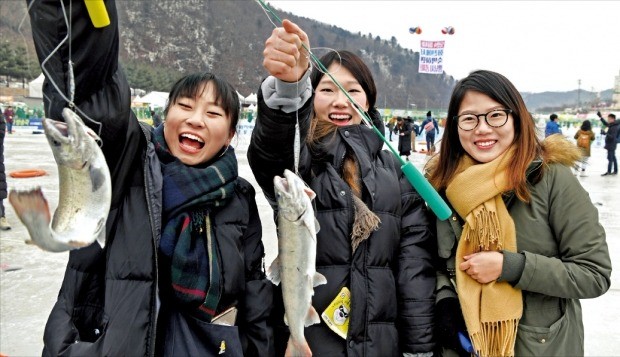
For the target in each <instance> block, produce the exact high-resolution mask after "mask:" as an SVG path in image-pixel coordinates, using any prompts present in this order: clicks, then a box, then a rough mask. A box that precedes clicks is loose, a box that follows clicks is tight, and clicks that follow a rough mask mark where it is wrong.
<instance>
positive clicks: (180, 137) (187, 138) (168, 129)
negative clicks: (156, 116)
mask: <svg viewBox="0 0 620 357" xmlns="http://www.w3.org/2000/svg"><path fill="white" fill-rule="evenodd" d="M168 103H169V104H168V106H167V107H166V109H165V111H164V112H165V114H166V121H165V123H164V137H165V139H166V143H167V144H168V147H169V149H170V151H171V152H172V154H173V155H174V156H175V157H177V158H178V159H179V160H180V161H181V162H183V163H184V164H186V165H197V164H202V163H205V162H208V161H210V160H212V159H213V158H214V157H216V156H217V155H218V154H219V155H222V154H223V153H224V152H225V151H226V150H227V148H228V146H229V145H230V141H231V140H232V137H233V136H234V135H235V128H236V126H237V122H238V120H239V99H238V96H237V94H236V92H235V90H234V88H233V87H232V86H231V85H230V84H228V83H226V82H224V81H222V80H221V79H219V78H218V77H216V76H214V75H212V74H210V73H201V74H193V75H190V76H187V77H184V78H182V79H181V80H179V81H178V82H177V83H176V84H175V85H174V86H173V87H172V90H171V92H170V97H169V99H168Z"/></svg>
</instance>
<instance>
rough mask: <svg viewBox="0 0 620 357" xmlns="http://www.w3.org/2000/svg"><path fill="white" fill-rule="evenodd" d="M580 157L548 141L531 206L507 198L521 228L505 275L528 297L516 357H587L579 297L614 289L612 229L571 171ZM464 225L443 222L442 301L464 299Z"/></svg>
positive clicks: (532, 173)
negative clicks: (459, 255)
mask: <svg viewBox="0 0 620 357" xmlns="http://www.w3.org/2000/svg"><path fill="white" fill-rule="evenodd" d="M577 156H578V149H577V148H576V147H575V145H574V144H572V143H570V142H568V141H567V140H564V139H563V138H560V139H557V140H556V139H547V140H545V141H544V142H543V155H542V157H541V158H539V159H537V160H535V161H534V162H532V164H531V165H530V167H529V169H528V173H527V174H528V182H530V193H531V198H530V202H523V201H521V200H519V199H518V198H517V197H516V196H515V195H514V193H513V192H508V193H506V194H504V202H505V203H506V205H507V207H508V210H509V212H510V215H511V217H512V219H513V220H514V223H515V227H516V232H517V253H510V252H504V267H503V269H502V274H504V272H506V271H509V270H512V271H513V273H512V274H510V275H512V276H515V277H516V279H511V280H509V283H511V284H512V285H513V286H514V287H515V288H517V289H521V290H522V292H523V315H522V317H521V320H520V322H519V327H518V332H517V340H516V345H515V355H516V356H579V355H583V354H584V328H583V321H582V316H581V305H580V303H579V299H587V298H595V297H598V296H600V295H602V294H604V293H605V292H606V291H607V290H608V289H609V286H610V275H611V260H610V257H609V250H608V247H607V243H606V238H605V230H604V228H603V227H602V226H601V224H600V223H599V216H598V210H597V209H596V207H595V206H594V205H593V204H592V201H591V200H590V197H589V196H588V193H587V192H586V191H585V190H584V188H583V187H582V186H581V184H580V183H579V181H578V180H577V179H576V178H575V177H574V176H573V175H572V173H571V170H570V168H571V167H572V165H573V164H574V160H575V158H576V157H577ZM461 222H462V220H461V218H460V217H459V216H458V215H457V214H456V213H453V215H452V216H451V217H450V218H449V219H448V220H445V221H437V239H438V255H439V257H440V263H439V266H440V268H439V270H440V271H438V280H437V290H436V291H437V301H440V300H441V299H444V298H448V297H455V296H456V292H455V289H454V286H453V285H452V283H451V280H452V281H455V280H456V279H454V268H455V252H456V247H457V242H458V239H459V237H460V235H461V230H462V223H461ZM518 255H521V256H520V257H518V258H516V259H515V256H518ZM523 258H524V259H523ZM519 261H520V263H516V264H515V262H519ZM523 261H524V265H523ZM511 265H512V266H511ZM515 270H516V271H517V274H514V271H515ZM519 272H520V273H519ZM450 278H452V279H450ZM500 280H502V277H500Z"/></svg>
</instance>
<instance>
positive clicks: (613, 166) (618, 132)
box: [596, 112, 620, 176]
mask: <svg viewBox="0 0 620 357" xmlns="http://www.w3.org/2000/svg"><path fill="white" fill-rule="evenodd" d="M596 115H598V117H599V119H600V120H601V123H602V124H603V125H604V126H606V127H607V134H606V135H605V150H607V172H605V173H604V174H602V175H601V176H608V175H617V174H618V159H617V158H616V147H617V146H618V141H620V122H617V121H616V115H615V114H614V113H609V115H607V120H605V119H603V116H602V115H601V112H597V113H596Z"/></svg>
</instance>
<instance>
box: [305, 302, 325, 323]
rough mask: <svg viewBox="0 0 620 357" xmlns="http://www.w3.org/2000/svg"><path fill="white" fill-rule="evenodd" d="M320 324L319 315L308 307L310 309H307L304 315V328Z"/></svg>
mask: <svg viewBox="0 0 620 357" xmlns="http://www.w3.org/2000/svg"><path fill="white" fill-rule="evenodd" d="M320 322H321V318H320V317H319V314H318V313H317V312H316V310H315V309H314V307H312V305H310V307H309V308H308V314H307V315H306V321H304V326H305V327H308V326H310V325H314V324H318V323H320Z"/></svg>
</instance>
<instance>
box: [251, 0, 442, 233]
mask: <svg viewBox="0 0 620 357" xmlns="http://www.w3.org/2000/svg"><path fill="white" fill-rule="evenodd" d="M256 2H258V3H259V4H260V6H261V7H262V8H263V10H265V12H266V13H267V15H268V16H269V14H271V16H273V18H274V19H276V20H277V21H278V23H280V24H282V20H281V19H280V17H278V15H276V13H275V12H273V10H271V8H270V7H269V5H267V4H266V3H265V2H264V1H263V0H256ZM301 46H302V47H303V48H304V49H305V50H306V51H307V52H308V55H309V56H310V58H311V59H312V61H313V62H314V63H315V64H316V65H317V67H318V68H319V70H320V71H321V72H322V73H325V74H326V75H328V76H329V78H330V79H331V80H332V81H333V82H334V84H336V86H337V87H338V89H340V91H341V92H342V93H344V95H345V96H346V97H347V99H348V100H349V102H351V104H352V105H353V107H355V110H357V112H358V113H359V115H360V117H361V118H362V121H363V122H364V124H365V125H366V126H368V127H369V128H371V129H372V130H373V131H374V132H375V133H376V134H377V135H378V136H379V137H380V138H381V140H382V141H383V142H384V143H385V144H386V145H387V147H388V148H389V149H390V151H391V152H392V154H394V156H396V157H397V158H398V161H399V162H400V164H401V166H400V168H401V170H402V171H403V173H404V174H405V177H406V178H407V181H409V183H410V184H411V186H413V187H414V188H415V189H416V191H418V193H419V194H420V196H422V198H423V199H424V201H426V203H427V204H428V206H429V207H430V209H431V210H432V211H433V212H434V213H435V215H436V216H437V218H439V219H440V220H442V221H443V220H446V219H448V217H450V215H451V214H452V211H451V210H450V207H448V205H447V204H446V202H445V201H444V200H443V199H442V198H441V196H440V195H439V193H437V191H436V190H435V189H434V188H433V186H432V185H431V184H430V182H428V180H427V179H426V178H425V177H424V175H422V173H421V172H420V171H419V170H418V169H416V167H415V166H413V163H412V162H411V161H405V160H403V158H402V157H400V155H399V154H398V152H396V150H395V149H394V147H392V145H391V144H390V142H389V141H388V140H387V139H386V138H385V136H384V135H383V133H381V132H380V131H379V129H377V127H376V126H375V125H374V124H373V123H372V120H371V119H370V117H369V116H368V114H367V113H366V112H364V111H363V110H362V109H361V107H360V105H359V104H357V102H356V101H355V100H354V99H353V98H352V97H351V96H350V95H349V93H348V92H347V91H346V90H345V89H344V88H343V87H342V85H341V84H340V83H339V82H338V81H337V80H336V78H334V77H333V76H332V74H331V73H329V71H328V70H327V68H325V66H324V65H323V63H321V61H320V60H319V59H318V58H317V57H316V56H315V55H314V53H312V51H310V49H309V48H308V47H307V46H306V45H305V44H304V43H303V42H302V43H301Z"/></svg>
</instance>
